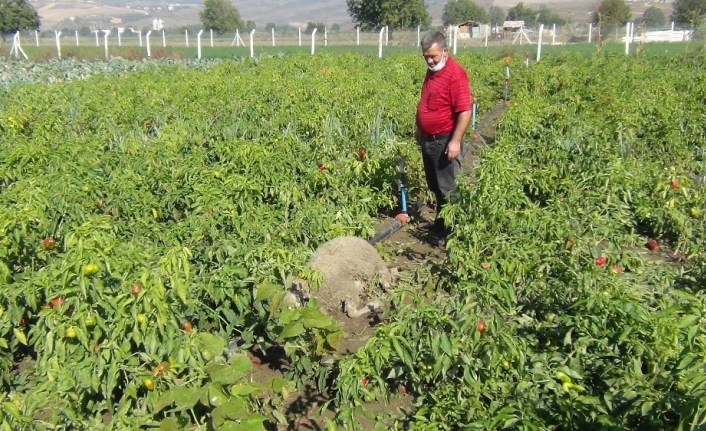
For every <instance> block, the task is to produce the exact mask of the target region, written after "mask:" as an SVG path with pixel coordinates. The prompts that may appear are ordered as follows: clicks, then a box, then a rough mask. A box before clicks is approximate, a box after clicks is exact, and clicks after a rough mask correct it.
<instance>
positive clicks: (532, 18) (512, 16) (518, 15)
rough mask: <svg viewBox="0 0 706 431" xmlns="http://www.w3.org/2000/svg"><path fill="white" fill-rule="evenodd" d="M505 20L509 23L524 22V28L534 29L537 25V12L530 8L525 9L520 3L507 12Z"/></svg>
mask: <svg viewBox="0 0 706 431" xmlns="http://www.w3.org/2000/svg"><path fill="white" fill-rule="evenodd" d="M507 19H508V20H510V21H524V22H525V26H527V27H534V26H535V25H536V24H537V12H536V11H535V10H534V9H532V8H531V7H525V4H524V3H522V2H520V3H517V5H516V6H515V7H511V8H510V9H508V10H507Z"/></svg>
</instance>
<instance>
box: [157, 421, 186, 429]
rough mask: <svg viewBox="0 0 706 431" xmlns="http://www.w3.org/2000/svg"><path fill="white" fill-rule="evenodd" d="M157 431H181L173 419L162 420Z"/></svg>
mask: <svg viewBox="0 0 706 431" xmlns="http://www.w3.org/2000/svg"><path fill="white" fill-rule="evenodd" d="M159 431H181V428H179V424H178V423H177V421H176V420H175V419H174V418H164V419H162V422H160V423H159Z"/></svg>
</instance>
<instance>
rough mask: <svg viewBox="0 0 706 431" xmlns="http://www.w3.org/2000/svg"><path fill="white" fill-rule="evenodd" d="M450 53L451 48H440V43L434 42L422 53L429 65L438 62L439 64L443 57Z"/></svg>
mask: <svg viewBox="0 0 706 431" xmlns="http://www.w3.org/2000/svg"><path fill="white" fill-rule="evenodd" d="M448 54H449V49H448V48H444V49H441V48H439V44H437V43H435V44H433V45H432V46H431V47H430V48H429V49H427V50H426V51H424V52H423V53H422V55H423V57H424V61H426V62H427V66H429V67H434V66H436V65H437V64H439V62H440V61H441V60H442V59H443V58H445V57H446V56H447V55H448Z"/></svg>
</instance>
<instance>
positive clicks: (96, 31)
mask: <svg viewBox="0 0 706 431" xmlns="http://www.w3.org/2000/svg"><path fill="white" fill-rule="evenodd" d="M99 31H100V30H93V33H95V34H96V46H101V45H100V42H99V41H98V32H99ZM76 46H78V38H76Z"/></svg>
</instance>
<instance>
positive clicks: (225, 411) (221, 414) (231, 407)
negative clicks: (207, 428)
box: [211, 398, 248, 429]
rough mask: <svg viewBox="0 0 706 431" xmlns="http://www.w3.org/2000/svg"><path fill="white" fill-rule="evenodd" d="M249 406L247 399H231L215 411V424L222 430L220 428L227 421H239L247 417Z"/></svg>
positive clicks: (213, 414)
mask: <svg viewBox="0 0 706 431" xmlns="http://www.w3.org/2000/svg"><path fill="white" fill-rule="evenodd" d="M247 414H248V410H247V404H246V402H245V398H231V399H230V400H228V401H226V402H225V403H223V404H221V405H220V406H218V407H216V408H215V409H213V412H212V413H211V416H212V418H213V424H214V425H215V426H216V427H218V428H217V429H221V428H220V426H221V424H223V423H224V422H225V421H227V420H239V419H242V418H244V417H245V416H247Z"/></svg>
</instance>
